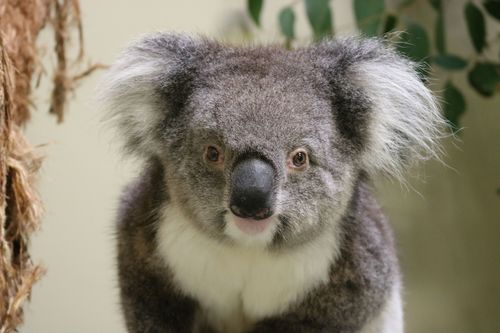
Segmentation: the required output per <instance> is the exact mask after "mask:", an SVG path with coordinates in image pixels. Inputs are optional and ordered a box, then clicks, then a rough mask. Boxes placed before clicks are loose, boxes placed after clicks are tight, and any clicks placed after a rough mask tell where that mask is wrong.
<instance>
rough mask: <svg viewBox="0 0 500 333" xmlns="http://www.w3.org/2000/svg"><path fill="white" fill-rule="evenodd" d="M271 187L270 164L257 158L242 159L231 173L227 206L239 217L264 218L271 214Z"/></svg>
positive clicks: (272, 177)
mask: <svg viewBox="0 0 500 333" xmlns="http://www.w3.org/2000/svg"><path fill="white" fill-rule="evenodd" d="M273 188H274V169H273V167H272V165H271V164H269V163H268V162H266V161H264V160H261V159H258V158H248V159H244V160H242V161H240V162H238V163H237V164H236V166H235V168H234V170H233V173H232V178H231V198H230V204H229V208H230V209H231V211H232V212H233V213H234V214H235V215H236V216H239V217H243V218H253V219H256V220H261V219H265V218H267V217H269V216H271V215H272V214H273V211H272V206H273V201H274V194H273Z"/></svg>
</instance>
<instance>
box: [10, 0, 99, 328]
mask: <svg viewBox="0 0 500 333" xmlns="http://www.w3.org/2000/svg"><path fill="white" fill-rule="evenodd" d="M0 18H1V20H0V333H7V332H13V331H15V330H16V327H18V326H19V324H21V323H22V320H23V310H22V305H23V303H24V301H25V300H26V299H27V298H28V297H29V295H30V293H31V288H32V285H33V284H34V283H35V282H36V281H37V280H38V279H40V277H41V276H42V275H43V269H42V268H41V267H40V266H39V265H36V264H34V263H33V262H32V260H31V258H30V254H29V251H28V244H29V238H30V235H31V234H32V233H33V232H34V231H35V230H37V229H38V227H39V223H40V217H41V214H42V204H41V201H40V198H39V196H38V194H37V191H36V188H35V180H36V175H37V171H38V169H39V167H40V164H41V157H40V155H39V154H38V153H37V152H36V150H34V149H33V147H32V146H31V145H30V144H29V143H28V142H27V140H26V139H25V137H24V134H23V132H22V127H23V125H24V124H25V123H26V122H27V121H28V120H29V117H30V108H31V105H32V100H31V99H30V94H31V86H32V79H33V76H34V73H35V72H36V71H37V70H39V69H40V68H41V67H40V59H39V57H38V54H39V50H38V49H37V47H36V41H37V37H38V36H39V34H40V31H42V30H43V29H44V28H45V27H47V26H48V25H51V26H52V27H53V30H54V36H55V50H54V53H55V57H56V59H57V68H56V69H55V70H54V74H53V84H54V87H53V92H52V98H51V107H50V112H51V113H53V114H55V115H56V117H57V121H58V122H62V120H63V115H64V110H65V106H66V100H67V96H68V94H69V93H71V92H72V91H73V90H74V88H75V85H76V82H77V81H78V80H79V79H81V78H82V77H85V76H86V75H89V74H90V73H91V72H92V71H93V70H95V69H97V68H99V67H100V66H98V65H96V66H91V67H90V68H88V69H87V70H85V71H84V72H83V73H78V74H72V73H69V72H68V65H67V64H68V59H67V48H66V45H67V42H68V38H69V37H68V36H69V35H70V33H69V32H70V30H71V29H76V30H77V32H78V36H79V37H78V38H79V48H80V49H79V52H78V55H77V59H74V62H81V60H82V59H83V34H82V24H81V17H80V7H79V3H78V0H0Z"/></svg>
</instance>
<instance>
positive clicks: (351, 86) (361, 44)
mask: <svg viewBox="0 0 500 333" xmlns="http://www.w3.org/2000/svg"><path fill="white" fill-rule="evenodd" d="M314 54H315V57H316V63H317V64H318V66H319V67H320V71H321V72H322V73H323V75H324V77H325V78H326V80H327V81H328V85H329V88H328V89H330V90H329V94H330V95H331V98H332V105H333V109H334V110H333V114H334V118H335V121H336V125H337V126H338V129H339V132H340V134H341V135H342V136H343V137H344V138H345V139H346V142H348V144H349V145H350V151H354V152H355V154H358V155H359V157H360V159H359V161H360V163H361V166H362V167H363V168H364V169H366V170H367V171H369V172H372V173H373V172H378V171H382V172H385V173H389V174H392V175H396V176H400V175H401V171H402V170H403V169H404V168H405V167H408V166H409V164H411V163H413V162H414V161H417V160H421V159H426V158H429V157H438V152H439V144H438V140H439V139H440V138H441V137H442V136H443V130H444V128H445V127H446V122H445V121H444V120H443V118H442V117H441V114H440V110H439V106H438V104H437V101H436V99H435V97H434V96H433V94H432V92H431V91H430V90H429V89H428V88H427V87H426V86H425V85H424V83H423V82H422V81H421V79H420V78H419V75H418V72H417V71H416V65H415V64H414V63H412V62H411V61H409V60H408V59H406V58H404V57H402V56H401V55H399V54H398V53H397V52H396V51H394V50H393V49H392V48H390V47H389V46H387V45H386V44H385V43H384V42H382V41H380V40H377V39H360V38H346V39H340V40H337V41H324V42H322V43H320V44H318V45H317V46H315V47H314Z"/></svg>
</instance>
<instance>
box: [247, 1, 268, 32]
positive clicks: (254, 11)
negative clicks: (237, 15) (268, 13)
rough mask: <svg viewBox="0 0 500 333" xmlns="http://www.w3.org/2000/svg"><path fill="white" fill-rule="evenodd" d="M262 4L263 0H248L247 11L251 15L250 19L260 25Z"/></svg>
mask: <svg viewBox="0 0 500 333" xmlns="http://www.w3.org/2000/svg"><path fill="white" fill-rule="evenodd" d="M263 4H264V0H248V1H247V6H248V12H249V13H250V16H251V17H252V20H253V21H254V22H255V24H257V25H258V26H260V13H261V12H262V5H263Z"/></svg>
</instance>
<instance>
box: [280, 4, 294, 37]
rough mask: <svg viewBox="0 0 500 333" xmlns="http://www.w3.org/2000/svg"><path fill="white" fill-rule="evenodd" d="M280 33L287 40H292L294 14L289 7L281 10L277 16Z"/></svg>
mask: <svg viewBox="0 0 500 333" xmlns="http://www.w3.org/2000/svg"><path fill="white" fill-rule="evenodd" d="M278 19H279V23H280V29H281V33H282V34H283V35H284V36H285V37H286V38H288V39H293V38H294V37H295V32H294V24H295V13H294V12H293V10H292V8H291V7H285V8H283V9H282V10H281V11H280V13H279V16H278Z"/></svg>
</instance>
